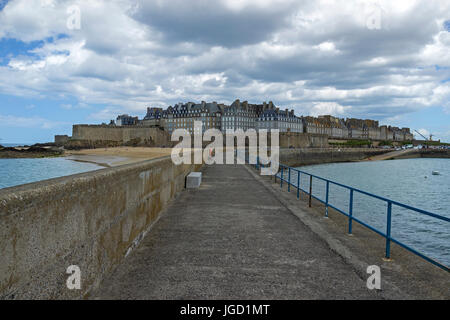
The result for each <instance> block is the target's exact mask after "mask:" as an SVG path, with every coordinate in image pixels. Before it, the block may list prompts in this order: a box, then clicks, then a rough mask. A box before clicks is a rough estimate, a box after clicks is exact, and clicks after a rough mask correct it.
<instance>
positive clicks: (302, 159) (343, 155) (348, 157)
mask: <svg viewBox="0 0 450 320" xmlns="http://www.w3.org/2000/svg"><path fill="white" fill-rule="evenodd" d="M389 151H391V150H383V149H371V148H358V149H356V148H341V149H337V148H299V149H281V150H280V163H282V164H284V165H287V166H290V167H296V166H303V165H311V164H321V163H331V162H348V161H359V160H363V159H367V158H370V157H373V156H376V155H380V154H384V153H387V152H389Z"/></svg>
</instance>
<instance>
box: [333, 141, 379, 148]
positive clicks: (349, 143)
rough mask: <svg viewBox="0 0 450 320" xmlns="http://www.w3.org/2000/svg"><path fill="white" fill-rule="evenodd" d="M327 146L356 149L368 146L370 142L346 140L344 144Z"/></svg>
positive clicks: (335, 143) (336, 143) (337, 143)
mask: <svg viewBox="0 0 450 320" xmlns="http://www.w3.org/2000/svg"><path fill="white" fill-rule="evenodd" d="M329 144H330V145H332V146H339V147H349V148H358V147H365V146H370V145H371V144H372V142H371V141H370V140H347V141H346V142H330V143H329Z"/></svg>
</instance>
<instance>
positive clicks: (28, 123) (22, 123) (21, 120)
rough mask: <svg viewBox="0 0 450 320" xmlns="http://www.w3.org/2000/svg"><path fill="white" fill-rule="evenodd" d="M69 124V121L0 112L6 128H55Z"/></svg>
mask: <svg viewBox="0 0 450 320" xmlns="http://www.w3.org/2000/svg"><path fill="white" fill-rule="evenodd" d="M65 125H68V123H67V122H61V121H52V120H48V119H44V118H41V117H16V116H11V115H1V114H0V126H2V127H5V128H41V129H53V128H60V127H63V126H65Z"/></svg>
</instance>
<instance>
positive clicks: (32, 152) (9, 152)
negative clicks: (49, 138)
mask: <svg viewBox="0 0 450 320" xmlns="http://www.w3.org/2000/svg"><path fill="white" fill-rule="evenodd" d="M63 154H64V151H63V150H61V149H59V148H57V147H55V146H53V145H42V144H36V145H32V146H23V147H4V146H2V145H0V159H25V158H51V157H60V156H62V155H63Z"/></svg>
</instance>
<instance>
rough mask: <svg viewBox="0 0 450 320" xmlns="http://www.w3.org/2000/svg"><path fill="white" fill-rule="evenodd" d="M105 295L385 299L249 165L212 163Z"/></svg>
mask: <svg viewBox="0 0 450 320" xmlns="http://www.w3.org/2000/svg"><path fill="white" fill-rule="evenodd" d="M92 298H94V299H95V298H97V299H99V298H100V299H377V298H380V296H378V295H377V293H376V292H374V291H370V290H368V289H367V288H366V279H361V278H359V277H358V275H357V274H356V273H355V272H354V271H353V269H352V267H351V266H350V265H348V264H346V263H345V262H344V261H343V260H342V259H341V258H340V257H339V256H338V255H337V254H336V253H334V252H333V251H331V250H330V249H329V248H328V247H327V245H326V244H325V242H324V241H322V240H321V239H320V238H319V237H318V236H317V235H315V234H314V233H312V232H311V231H310V230H309V229H308V228H307V227H306V226H305V225H304V224H303V223H302V222H301V221H300V220H299V219H298V218H297V217H295V216H294V215H293V214H292V213H291V212H290V211H289V210H288V209H287V208H285V207H284V206H283V205H282V204H281V203H280V202H279V200H277V198H276V197H275V196H273V195H272V193H270V192H269V191H268V190H267V189H266V188H265V187H264V186H263V185H262V184H261V183H260V182H259V181H258V180H256V179H255V178H254V177H253V176H252V175H251V174H250V173H249V172H248V169H246V168H245V167H244V166H237V165H236V166H228V165H227V166H225V165H221V166H206V167H205V168H204V173H203V184H202V186H201V188H200V189H198V190H189V191H184V192H183V193H182V194H181V196H180V197H179V198H178V199H176V200H175V201H174V202H173V203H172V205H170V206H169V207H168V209H167V210H166V211H165V212H164V214H163V216H162V217H161V219H160V220H159V221H158V222H157V223H156V224H155V226H154V227H153V229H152V230H151V231H150V232H149V233H148V235H147V237H146V238H145V239H144V240H143V242H142V243H141V245H140V246H139V247H138V248H137V249H135V250H134V251H133V252H132V253H131V254H130V255H129V256H128V257H127V258H126V260H125V261H124V263H123V264H121V265H120V266H119V267H118V268H117V270H116V271H115V272H114V274H112V276H110V277H109V278H108V279H105V281H104V282H103V283H102V285H101V286H100V288H99V289H98V290H97V291H96V292H95V293H94V294H93V296H92Z"/></svg>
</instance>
